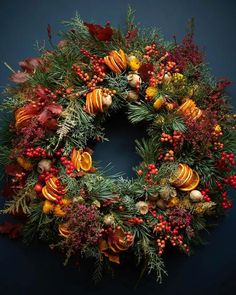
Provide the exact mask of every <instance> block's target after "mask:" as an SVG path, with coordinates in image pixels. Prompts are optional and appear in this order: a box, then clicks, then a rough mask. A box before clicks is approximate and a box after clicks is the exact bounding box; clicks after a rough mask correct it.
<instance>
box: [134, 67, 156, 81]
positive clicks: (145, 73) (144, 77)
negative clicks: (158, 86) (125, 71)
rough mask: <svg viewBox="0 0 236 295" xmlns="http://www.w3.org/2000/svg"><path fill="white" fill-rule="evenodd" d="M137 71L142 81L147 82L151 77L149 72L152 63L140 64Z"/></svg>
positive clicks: (151, 68)
mask: <svg viewBox="0 0 236 295" xmlns="http://www.w3.org/2000/svg"><path fill="white" fill-rule="evenodd" d="M138 72H139V74H140V76H141V78H142V80H143V81H144V82H147V81H148V80H149V79H150V77H151V74H150V72H153V65H151V64H142V65H141V67H140V68H139V70H138Z"/></svg>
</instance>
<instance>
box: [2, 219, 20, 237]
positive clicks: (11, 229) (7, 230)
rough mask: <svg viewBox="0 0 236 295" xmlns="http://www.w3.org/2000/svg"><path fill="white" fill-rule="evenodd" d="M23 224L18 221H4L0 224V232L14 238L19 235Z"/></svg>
mask: <svg viewBox="0 0 236 295" xmlns="http://www.w3.org/2000/svg"><path fill="white" fill-rule="evenodd" d="M22 229H23V225H22V224H19V223H11V222H8V221H5V222H4V223H2V224H0V234H6V235H8V237H9V238H10V239H16V238H18V237H19V236H20V234H21V232H22Z"/></svg>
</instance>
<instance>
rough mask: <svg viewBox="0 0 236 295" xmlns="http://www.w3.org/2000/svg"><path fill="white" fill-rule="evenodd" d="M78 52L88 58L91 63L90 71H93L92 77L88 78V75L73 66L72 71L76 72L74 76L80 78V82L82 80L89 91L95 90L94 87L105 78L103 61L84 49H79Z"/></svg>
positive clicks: (78, 67)
mask: <svg viewBox="0 0 236 295" xmlns="http://www.w3.org/2000/svg"><path fill="white" fill-rule="evenodd" d="M80 52H81V53H82V54H83V55H85V56H86V57H88V58H89V59H90V60H91V62H92V70H93V73H94V75H93V77H90V76H89V74H88V73H86V72H84V71H83V70H81V68H80V66H78V65H76V64H73V65H72V70H74V71H75V72H76V74H77V75H78V76H79V77H80V79H81V80H83V81H84V82H85V83H86V84H87V87H88V88H89V90H93V89H95V88H96V85H97V84H98V83H100V82H102V81H103V80H104V78H105V76H106V74H105V66H104V59H103V58H97V56H96V55H94V54H91V53H89V52H88V51H87V50H85V49H83V48H82V49H81V50H80Z"/></svg>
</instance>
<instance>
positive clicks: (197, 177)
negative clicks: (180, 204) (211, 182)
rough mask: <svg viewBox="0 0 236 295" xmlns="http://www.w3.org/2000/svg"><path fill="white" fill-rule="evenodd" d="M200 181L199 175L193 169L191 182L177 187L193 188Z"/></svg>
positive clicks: (182, 188)
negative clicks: (185, 185)
mask: <svg viewBox="0 0 236 295" xmlns="http://www.w3.org/2000/svg"><path fill="white" fill-rule="evenodd" d="M199 182H200V177H199V175H198V173H197V172H196V171H194V170H193V176H192V179H191V182H190V183H189V185H188V186H187V187H181V188H179V189H180V190H181V191H191V190H194V189H195V188H196V187H197V186H198V184H199Z"/></svg>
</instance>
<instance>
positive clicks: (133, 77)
mask: <svg viewBox="0 0 236 295" xmlns="http://www.w3.org/2000/svg"><path fill="white" fill-rule="evenodd" d="M127 80H128V83H129V85H130V86H131V87H133V88H136V87H137V86H139V85H140V84H141V82H142V80H141V78H140V76H139V75H138V74H129V75H128V76H127Z"/></svg>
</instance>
